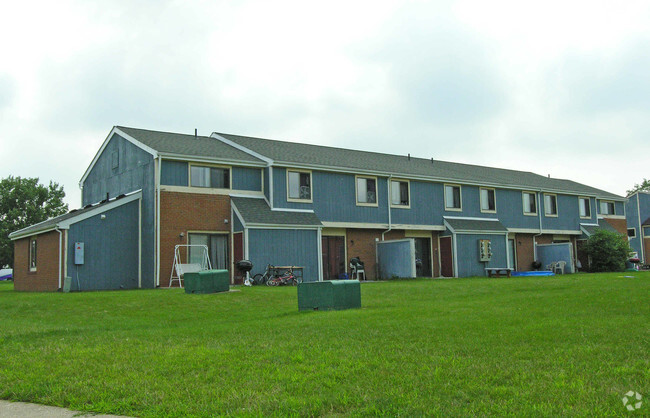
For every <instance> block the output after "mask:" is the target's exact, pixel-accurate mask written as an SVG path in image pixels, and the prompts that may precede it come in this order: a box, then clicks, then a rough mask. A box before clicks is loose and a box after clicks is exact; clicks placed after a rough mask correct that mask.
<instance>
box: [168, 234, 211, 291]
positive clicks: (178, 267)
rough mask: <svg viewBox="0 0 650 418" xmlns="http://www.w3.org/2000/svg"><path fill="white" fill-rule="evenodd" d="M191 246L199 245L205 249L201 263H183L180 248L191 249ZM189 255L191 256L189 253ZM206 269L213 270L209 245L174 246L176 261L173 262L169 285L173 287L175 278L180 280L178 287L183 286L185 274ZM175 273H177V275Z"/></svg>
mask: <svg viewBox="0 0 650 418" xmlns="http://www.w3.org/2000/svg"><path fill="white" fill-rule="evenodd" d="M190 247H198V248H202V249H203V257H202V258H201V263H200V264H196V263H185V264H183V263H182V259H181V253H180V251H179V250H180V249H181V248H186V249H187V250H189V249H190ZM187 256H188V257H189V253H188V255H187ZM188 261H189V260H188ZM204 270H212V264H210V255H209V254H208V246H207V245H190V244H178V245H176V246H174V263H173V264H172V272H171V274H170V276H169V287H172V284H173V283H174V281H175V280H178V287H183V274H185V273H191V272H197V271H204ZM174 273H176V275H175V276H174Z"/></svg>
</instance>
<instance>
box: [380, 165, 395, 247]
mask: <svg viewBox="0 0 650 418" xmlns="http://www.w3.org/2000/svg"><path fill="white" fill-rule="evenodd" d="M392 178H393V175H392V174H391V175H389V176H388V182H387V185H386V190H387V193H386V203H388V229H387V230H385V231H384V232H382V233H381V240H382V241H384V235H385V234H386V233H387V232H390V231H391V230H392V229H393V223H392V218H391V212H390V181H391V179H392Z"/></svg>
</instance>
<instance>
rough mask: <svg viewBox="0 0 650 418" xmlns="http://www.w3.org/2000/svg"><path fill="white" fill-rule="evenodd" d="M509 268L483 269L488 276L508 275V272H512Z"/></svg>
mask: <svg viewBox="0 0 650 418" xmlns="http://www.w3.org/2000/svg"><path fill="white" fill-rule="evenodd" d="M512 270H513V269H511V268H507V267H503V268H501V267H486V268H485V271H486V272H487V274H488V277H510V273H512Z"/></svg>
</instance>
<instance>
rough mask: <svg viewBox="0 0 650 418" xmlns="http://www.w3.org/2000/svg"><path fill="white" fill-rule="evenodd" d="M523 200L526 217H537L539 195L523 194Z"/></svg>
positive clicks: (533, 193) (532, 193)
mask: <svg viewBox="0 0 650 418" xmlns="http://www.w3.org/2000/svg"><path fill="white" fill-rule="evenodd" d="M521 199H522V202H523V205H524V215H528V216H534V215H537V194H536V193H535V192H522V193H521Z"/></svg>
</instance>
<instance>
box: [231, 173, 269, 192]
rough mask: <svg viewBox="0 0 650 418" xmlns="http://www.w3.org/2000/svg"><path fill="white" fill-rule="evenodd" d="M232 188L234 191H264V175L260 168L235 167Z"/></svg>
mask: <svg viewBox="0 0 650 418" xmlns="http://www.w3.org/2000/svg"><path fill="white" fill-rule="evenodd" d="M232 188H233V189H234V190H250V191H255V192H261V191H262V173H261V169H259V168H251V167H233V168H232Z"/></svg>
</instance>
